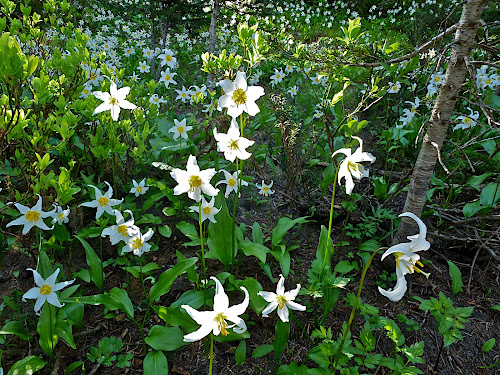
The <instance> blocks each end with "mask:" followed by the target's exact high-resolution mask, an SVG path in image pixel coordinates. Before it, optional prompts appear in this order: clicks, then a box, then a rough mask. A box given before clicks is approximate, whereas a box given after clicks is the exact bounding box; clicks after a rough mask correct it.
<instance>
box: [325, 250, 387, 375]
mask: <svg viewBox="0 0 500 375" xmlns="http://www.w3.org/2000/svg"><path fill="white" fill-rule="evenodd" d="M385 249H387V248H386V247H381V248H379V249H378V250H376V251H375V252H374V253H373V254H372V255H371V257H370V258H369V259H368V262H366V265H365V268H364V269H363V274H362V275H361V281H360V282H359V288H358V294H357V296H356V300H355V301H354V306H353V307H352V311H351V316H349V321H348V322H347V328H346V330H345V332H344V334H343V335H342V340H341V341H340V346H339V350H338V352H337V360H336V361H335V365H334V367H333V373H332V374H333V375H335V374H336V373H337V366H338V364H339V360H340V356H341V355H342V349H343V348H344V343H345V340H346V338H347V335H348V333H349V332H350V330H351V325H352V321H353V320H354V315H355V313H356V310H357V308H358V302H359V298H360V296H361V290H362V289H363V283H364V281H365V276H366V271H368V267H370V264H371V262H372V260H373V258H374V257H375V255H377V254H378V252H379V251H381V250H385Z"/></svg>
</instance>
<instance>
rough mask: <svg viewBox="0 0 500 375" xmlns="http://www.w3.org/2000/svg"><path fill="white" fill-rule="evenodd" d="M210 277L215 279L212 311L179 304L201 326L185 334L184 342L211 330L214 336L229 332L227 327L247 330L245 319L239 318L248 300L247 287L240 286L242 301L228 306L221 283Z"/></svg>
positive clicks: (198, 338) (237, 331) (191, 340)
mask: <svg viewBox="0 0 500 375" xmlns="http://www.w3.org/2000/svg"><path fill="white" fill-rule="evenodd" d="M211 279H212V280H214V281H215V296H214V306H213V311H197V310H195V309H193V308H192V307H191V306H189V305H182V306H181V307H182V308H183V309H184V310H186V312H187V313H188V314H189V316H190V317H191V318H193V320H194V321H195V322H196V323H198V324H199V325H200V326H201V327H200V328H199V329H198V330H197V331H194V332H192V333H189V334H187V335H185V336H184V341H185V342H194V341H198V340H201V339H202V338H204V337H205V336H207V335H209V334H210V332H213V334H214V335H215V336H218V335H219V334H222V335H223V336H227V335H228V334H229V332H228V329H230V328H233V331H234V332H236V333H243V332H245V331H246V330H247V326H246V324H245V321H244V320H243V319H241V318H240V315H242V314H243V313H244V312H245V310H246V309H247V307H248V304H249V302H250V297H249V295H248V291H247V289H246V288H245V287H241V290H243V292H245V299H244V300H243V302H242V303H240V304H239V305H234V306H231V307H229V298H228V297H227V295H226V293H225V292H224V288H223V286H222V284H221V283H220V282H219V280H218V279H217V278H216V277H214V276H212V277H211ZM228 321H230V322H232V323H234V324H232V325H229V324H228V323H227V322H228Z"/></svg>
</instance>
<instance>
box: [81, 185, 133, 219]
mask: <svg viewBox="0 0 500 375" xmlns="http://www.w3.org/2000/svg"><path fill="white" fill-rule="evenodd" d="M104 183H105V184H106V185H108V191H107V192H106V193H105V194H104V195H103V194H102V193H101V191H100V190H99V189H98V188H97V187H95V186H94V185H89V186H90V187H93V188H94V190H95V199H94V200H93V201H92V202H85V203H82V204H80V206H78V207H81V206H84V207H95V208H97V211H96V213H95V219H96V220H97V219H99V218H100V217H101V215H102V214H103V213H104V212H106V213H107V214H109V215H114V212H113V211H114V210H113V206H116V205H117V204H120V203H122V202H123V199H112V198H111V197H112V196H113V188H112V187H111V185H110V184H109V183H108V182H107V181H104Z"/></svg>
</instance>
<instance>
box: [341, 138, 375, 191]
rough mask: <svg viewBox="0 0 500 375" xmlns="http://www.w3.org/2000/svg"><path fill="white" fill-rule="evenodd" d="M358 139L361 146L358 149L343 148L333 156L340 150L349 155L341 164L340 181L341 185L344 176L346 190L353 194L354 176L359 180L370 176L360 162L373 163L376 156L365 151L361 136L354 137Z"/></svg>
mask: <svg viewBox="0 0 500 375" xmlns="http://www.w3.org/2000/svg"><path fill="white" fill-rule="evenodd" d="M353 138H355V139H357V140H358V142H359V148H358V149H356V151H355V152H354V153H352V151H351V149H350V148H341V149H340V150H337V151H335V152H334V153H333V155H332V157H334V156H335V155H336V154H338V153H339V152H341V153H343V154H344V155H345V156H347V157H346V158H345V159H344V160H343V161H342V163H340V166H339V168H340V169H339V176H338V181H339V185H340V181H341V180H342V178H344V179H345V191H346V194H351V193H352V190H353V189H354V181H353V179H352V178H353V177H354V178H355V179H357V180H361V179H362V178H363V177H368V175H369V172H368V170H366V169H365V167H363V166H362V165H361V164H360V163H361V162H364V161H369V162H371V163H373V162H374V161H375V156H373V155H372V154H370V153H369V152H363V141H362V139H361V138H359V137H353Z"/></svg>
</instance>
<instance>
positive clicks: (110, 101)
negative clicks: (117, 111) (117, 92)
mask: <svg viewBox="0 0 500 375" xmlns="http://www.w3.org/2000/svg"><path fill="white" fill-rule="evenodd" d="M109 104H111V105H118V100H117V99H116V98H113V97H111V98H110V99H109Z"/></svg>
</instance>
